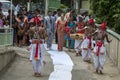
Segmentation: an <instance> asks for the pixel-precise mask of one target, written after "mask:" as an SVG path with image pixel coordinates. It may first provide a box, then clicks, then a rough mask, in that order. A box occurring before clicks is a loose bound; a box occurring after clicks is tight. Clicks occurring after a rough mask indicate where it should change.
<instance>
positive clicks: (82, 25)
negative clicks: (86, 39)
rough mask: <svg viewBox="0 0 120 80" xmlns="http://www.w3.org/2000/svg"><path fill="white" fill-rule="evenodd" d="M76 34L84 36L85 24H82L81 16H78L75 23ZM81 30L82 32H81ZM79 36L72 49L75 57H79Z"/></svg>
mask: <svg viewBox="0 0 120 80" xmlns="http://www.w3.org/2000/svg"><path fill="white" fill-rule="evenodd" d="M76 25H77V26H76V34H84V29H83V28H84V27H85V23H84V22H83V18H82V16H78V22H77V23H76ZM81 29H82V30H81ZM79 37H80V35H78V39H75V45H74V49H75V51H76V56H78V55H81V42H82V39H79Z"/></svg>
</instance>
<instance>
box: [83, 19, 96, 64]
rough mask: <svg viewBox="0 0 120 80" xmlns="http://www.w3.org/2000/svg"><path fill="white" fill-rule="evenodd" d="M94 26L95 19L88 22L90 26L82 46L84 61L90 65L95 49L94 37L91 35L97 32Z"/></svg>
mask: <svg viewBox="0 0 120 80" xmlns="http://www.w3.org/2000/svg"><path fill="white" fill-rule="evenodd" d="M94 24H95V23H94V20H93V19H90V20H89V21H88V26H87V28H85V35H84V40H83V42H82V44H81V48H82V58H83V61H85V62H89V63H90V62H91V58H92V50H93V47H94V41H93V37H92V36H91V34H92V33H93V32H94V31H95V27H94V26H95V25H94Z"/></svg>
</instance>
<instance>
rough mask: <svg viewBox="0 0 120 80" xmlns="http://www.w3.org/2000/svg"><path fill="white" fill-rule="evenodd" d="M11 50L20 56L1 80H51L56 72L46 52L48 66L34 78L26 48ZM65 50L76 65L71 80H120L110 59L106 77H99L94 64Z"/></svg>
mask: <svg viewBox="0 0 120 80" xmlns="http://www.w3.org/2000/svg"><path fill="white" fill-rule="evenodd" d="M11 49H15V50H16V52H17V54H18V56H17V57H16V58H15V60H14V62H13V63H12V65H10V68H9V69H8V70H7V71H6V72H5V73H4V75H2V76H1V78H0V80H49V77H50V74H51V73H52V72H53V71H54V65H53V61H52V59H51V57H50V54H48V53H47V52H46V55H45V61H46V65H45V66H44V68H43V69H42V75H43V76H42V77H38V78H36V77H34V76H33V70H32V64H31V62H30V61H29V52H27V51H26V50H25V48H17V47H12V48H11ZM64 50H65V51H66V53H67V54H68V55H69V56H70V57H71V59H72V62H73V64H74V66H73V69H72V79H71V80H120V76H119V75H120V74H119V73H118V70H117V69H116V67H115V66H113V64H112V62H110V61H109V59H108V58H107V61H106V64H105V68H104V71H103V72H104V75H98V74H95V73H94V68H93V64H88V63H85V62H83V61H82V58H81V57H80V56H79V57H76V56H75V52H74V51H73V52H68V51H67V50H66V49H64ZM61 60H62V59H61ZM56 80H57V79H56Z"/></svg>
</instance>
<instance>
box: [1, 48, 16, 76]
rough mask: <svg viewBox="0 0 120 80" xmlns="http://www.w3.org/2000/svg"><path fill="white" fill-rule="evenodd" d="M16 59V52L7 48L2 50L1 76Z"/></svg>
mask: <svg viewBox="0 0 120 80" xmlns="http://www.w3.org/2000/svg"><path fill="white" fill-rule="evenodd" d="M14 58H15V51H14V50H11V49H8V48H7V47H2V48H0V74H1V73H2V71H3V70H4V69H5V68H7V66H8V65H9V64H10V63H11V61H12V60H13V59H14Z"/></svg>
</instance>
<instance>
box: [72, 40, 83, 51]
mask: <svg viewBox="0 0 120 80" xmlns="http://www.w3.org/2000/svg"><path fill="white" fill-rule="evenodd" d="M81 41H82V40H75V45H74V49H75V51H76V53H79V51H80V50H81Z"/></svg>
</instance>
